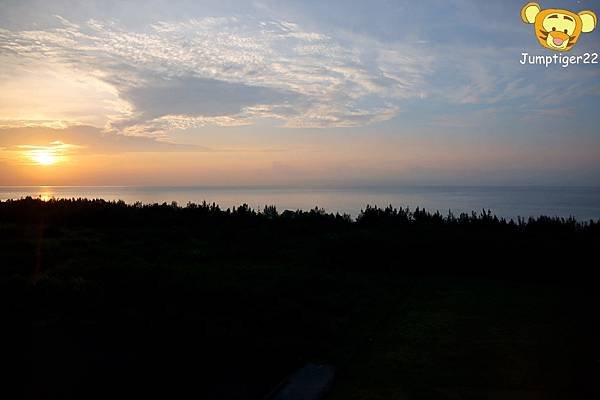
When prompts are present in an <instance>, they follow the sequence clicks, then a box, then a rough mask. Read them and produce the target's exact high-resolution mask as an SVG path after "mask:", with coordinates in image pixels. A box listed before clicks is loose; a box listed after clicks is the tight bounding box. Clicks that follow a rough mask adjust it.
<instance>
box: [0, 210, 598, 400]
mask: <svg viewBox="0 0 600 400" xmlns="http://www.w3.org/2000/svg"><path fill="white" fill-rule="evenodd" d="M599 244H600V225H599V224H598V223H587V224H578V223H576V222H575V221H564V220H552V219H548V218H541V219H538V220H530V221H520V222H516V223H507V222H506V221H499V220H498V219H496V218H494V217H492V216H490V215H487V214H483V215H479V216H474V215H469V216H467V215H463V216H460V217H442V216H440V215H431V214H428V213H424V212H422V211H416V212H406V211H405V210H400V211H394V210H391V209H388V210H379V209H368V210H366V211H365V212H364V213H363V215H361V217H360V218H359V219H358V221H351V220H350V219H349V218H347V217H343V216H333V215H326V214H324V213H323V212H320V211H318V210H315V211H312V212H305V213H299V212H297V213H291V212H286V213H283V214H279V213H277V212H276V211H275V210H274V209H266V210H264V211H263V212H260V213H256V212H253V211H251V210H249V209H248V208H247V207H241V208H239V209H236V210H233V211H221V210H219V209H218V208H216V207H212V206H207V205H205V206H193V207H192V206H189V207H187V208H179V207H175V206H172V205H162V206H141V205H137V206H126V205H125V204H122V203H106V202H103V201H50V202H46V203H44V202H41V201H37V200H31V199H26V200H22V201H16V202H3V203H0V253H1V254H2V258H1V260H2V261H1V265H2V267H1V272H0V274H1V275H0V278H1V282H0V285H1V286H0V290H1V293H2V319H3V324H2V325H3V331H4V332H5V333H7V334H8V335H7V336H5V338H4V339H3V344H4V345H3V346H2V347H3V348H4V350H3V356H2V359H3V362H4V363H5V365H6V366H7V367H9V371H10V372H9V374H8V375H6V374H5V376H4V378H7V379H6V382H7V384H6V385H3V388H2V389H0V390H2V391H6V392H10V396H9V397H7V396H2V397H3V398H28V399H46V398H48V399H101V398H102V399H105V398H166V399H183V398H185V399H187V398H197V399H263V398H264V396H265V394H267V393H268V392H269V391H270V390H271V389H272V388H273V387H275V386H276V385H277V384H278V383H279V382H280V381H281V380H282V379H283V378H285V377H286V376H287V375H289V374H290V373H291V372H293V371H294V370H296V369H297V368H299V367H301V366H303V365H305V364H306V363H309V362H312V363H326V364H330V365H333V366H335V367H336V369H337V377H336V380H335V383H334V385H333V389H332V392H331V393H330V395H329V397H328V398H329V399H404V398H406V399H429V398H431V399H436V398H440V399H483V398H489V399H505V398H506V399H563V398H564V399H573V398H582V399H592V398H600V397H599V395H600V388H599V387H600V385H599V382H600V341H598V337H600V329H599V327H600V324H599V321H600V317H599V315H600V313H599V310H598V305H599V304H600V301H599V300H600V299H599V298H600V291H599V290H598V280H596V278H595V271H597V269H598V263H597V261H598V249H599V248H600V246H599Z"/></svg>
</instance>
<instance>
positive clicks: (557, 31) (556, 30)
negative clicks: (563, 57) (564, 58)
mask: <svg viewBox="0 0 600 400" xmlns="http://www.w3.org/2000/svg"><path fill="white" fill-rule="evenodd" d="M521 18H522V19H523V22H525V23H528V24H533V25H534V29H535V35H536V37H537V39H538V42H539V43H540V45H541V46H543V47H545V48H547V49H550V50H554V51H569V50H571V49H572V48H573V46H574V45H575V44H576V43H577V41H578V40H579V36H580V35H581V33H582V32H591V31H593V30H594V29H595V27H596V23H597V18H596V14H594V13H593V12H592V11H582V12H580V13H579V14H575V13H573V12H571V11H569V10H561V9H555V8H550V9H547V10H541V8H540V6H539V5H538V4H537V3H528V4H526V5H525V7H523V9H522V10H521Z"/></svg>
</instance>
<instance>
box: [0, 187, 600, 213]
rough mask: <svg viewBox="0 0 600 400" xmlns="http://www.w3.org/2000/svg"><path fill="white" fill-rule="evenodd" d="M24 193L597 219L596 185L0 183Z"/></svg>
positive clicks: (6, 195) (0, 195)
mask: <svg viewBox="0 0 600 400" xmlns="http://www.w3.org/2000/svg"><path fill="white" fill-rule="evenodd" d="M26 196H31V197H34V198H41V199H43V200H48V199H50V198H80V197H82V198H101V199H105V200H123V201H125V202H127V203H134V202H142V203H163V202H167V203H171V202H173V201H175V202H177V203H178V204H180V205H185V204H187V203H188V202H194V203H201V202H202V201H206V202H209V203H213V202H214V203H217V204H219V205H220V206H221V207H222V208H229V207H233V206H238V205H241V204H244V203H246V204H248V205H249V206H251V207H253V208H255V209H262V208H263V207H264V206H265V205H275V206H276V207H277V209H278V210H280V211H283V210H297V209H302V210H308V209H311V208H315V207H319V208H324V209H325V210H326V211H328V212H334V213H335V212H338V213H346V214H350V215H351V216H353V217H356V216H357V215H358V214H359V213H360V211H361V210H362V209H364V208H365V206H366V205H377V206H379V207H385V206H387V205H390V204H391V205H392V206H394V207H410V208H411V209H414V208H415V207H421V208H425V209H427V210H430V211H436V210H439V211H440V212H441V213H443V214H447V213H448V211H449V210H451V211H452V212H453V213H454V214H460V213H462V212H469V213H470V212H471V211H475V212H477V213H479V212H481V211H482V210H484V209H485V210H488V209H489V210H491V211H492V212H493V213H494V214H496V215H498V216H499V217H505V218H516V217H518V216H520V217H524V218H527V217H530V216H539V215H547V216H559V217H570V216H573V217H575V218H577V219H579V220H590V219H594V220H598V219H600V187H508V186H502V187H499V186H401V187H385V188H380V187H379V188H372V187H371V188H285V187H278V188H248V187H228V188H216V187H133V186H127V187H108V186H94V187H92V186H0V200H2V201H4V200H7V199H19V198H23V197H26Z"/></svg>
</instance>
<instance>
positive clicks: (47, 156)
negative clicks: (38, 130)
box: [29, 149, 57, 165]
mask: <svg viewBox="0 0 600 400" xmlns="http://www.w3.org/2000/svg"><path fill="white" fill-rule="evenodd" d="M29 157H30V158H31V159H32V160H33V161H34V162H35V163H37V164H38V165H52V164H55V163H56V161H57V157H56V154H53V151H52V150H50V149H47V150H32V151H31V152H30V154H29Z"/></svg>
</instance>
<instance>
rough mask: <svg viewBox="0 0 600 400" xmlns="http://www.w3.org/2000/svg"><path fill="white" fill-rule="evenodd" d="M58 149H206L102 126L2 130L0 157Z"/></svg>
mask: <svg viewBox="0 0 600 400" xmlns="http://www.w3.org/2000/svg"><path fill="white" fill-rule="evenodd" d="M48 147H52V148H57V149H58V150H60V151H67V152H69V153H72V154H81V155H98V154H122V153H144V152H170V151H173V152H188V151H194V152H203V151H210V149H208V148H206V147H202V146H196V145H187V144H185V145H184V144H175V143H170V142H165V141H161V140H156V139H154V138H150V137H139V136H126V135H121V134H107V133H103V132H102V130H101V129H100V128H95V127H90V126H74V127H68V128H64V129H53V128H47V127H35V128H32V127H27V128H6V129H0V158H2V154H4V156H5V158H14V157H13V156H14V155H15V154H17V153H23V152H24V150H27V149H29V150H35V149H39V148H48Z"/></svg>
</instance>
